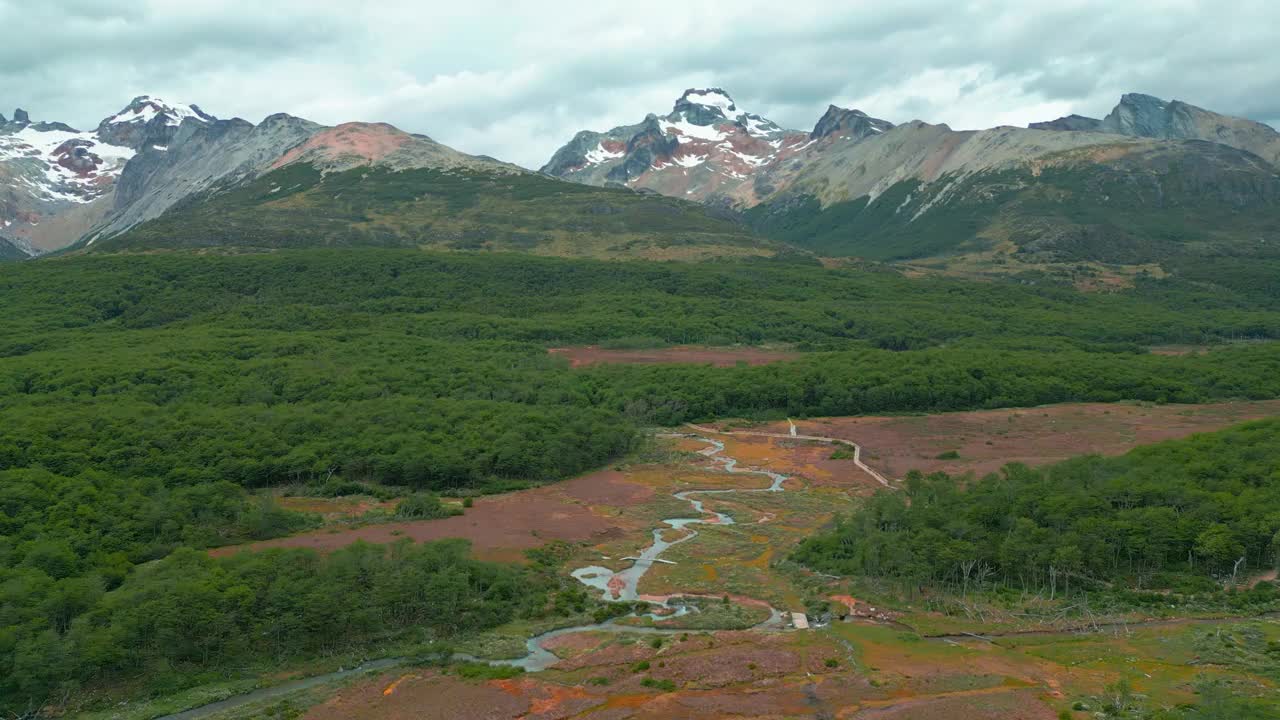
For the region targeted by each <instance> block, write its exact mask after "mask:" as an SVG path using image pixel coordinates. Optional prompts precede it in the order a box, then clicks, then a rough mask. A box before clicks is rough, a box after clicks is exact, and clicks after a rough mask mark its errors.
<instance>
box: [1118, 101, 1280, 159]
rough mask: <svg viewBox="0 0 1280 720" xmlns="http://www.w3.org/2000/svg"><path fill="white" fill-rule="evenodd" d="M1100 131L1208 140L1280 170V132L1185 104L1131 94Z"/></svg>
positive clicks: (1140, 135) (1243, 119)
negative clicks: (1242, 151)
mask: <svg viewBox="0 0 1280 720" xmlns="http://www.w3.org/2000/svg"><path fill="white" fill-rule="evenodd" d="M1100 129H1101V130H1103V131H1105V132H1114V133H1119V134H1121V135H1132V136H1135V137H1147V138H1158V139H1162V140H1207V141H1209V142H1215V143H1221V144H1223V145H1227V146H1230V147H1233V148H1238V149H1240V150H1245V151H1247V152H1251V153H1253V154H1254V155H1257V156H1259V157H1261V158H1263V159H1264V160H1266V161H1267V162H1270V163H1271V164H1272V165H1275V166H1276V167H1280V132H1276V130H1275V129H1274V128H1272V127H1270V126H1268V125H1264V124H1262V123H1259V122H1254V121H1252V120H1246V119H1245V118H1238V117H1232V116H1230V115H1222V114H1220V113H1216V112H1212V111H1210V110H1205V109H1204V108H1199V107H1196V106H1195V105H1189V104H1187V103H1184V102H1182V101H1181V100H1171V101H1169V102H1165V101H1164V100H1161V99H1160V98H1157V97H1152V96H1151V95H1142V94H1140V93H1129V94H1127V95H1124V96H1123V97H1121V98H1120V104H1118V105H1116V107H1115V109H1114V110H1112V111H1111V113H1110V114H1109V115H1107V116H1106V117H1105V118H1103V119H1102V122H1101V124H1100Z"/></svg>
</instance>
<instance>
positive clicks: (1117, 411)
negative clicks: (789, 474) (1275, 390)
mask: <svg viewBox="0 0 1280 720" xmlns="http://www.w3.org/2000/svg"><path fill="white" fill-rule="evenodd" d="M1276 415H1280V401H1277V400H1266V401H1260V402H1230V403H1214V404H1206V405H1153V406H1141V405H1129V404H1106V403H1076V404H1066V405H1050V406H1046V407H1037V408H1015V409H1004V410H981V411H976V412H957V413H941V414H937V415H923V416H912V417H848V418H820V419H815V420H803V421H797V422H796V425H797V427H798V428H799V432H800V433H801V434H807V435H820V436H826V437H836V438H842V439H845V440H850V441H853V442H856V443H859V444H860V445H861V446H862V448H863V451H862V460H863V462H865V463H867V464H868V465H870V466H871V467H873V468H875V469H876V470H878V471H879V472H881V473H883V474H884V475H886V476H889V477H893V478H900V477H902V476H903V475H905V474H906V473H907V472H908V471H910V470H920V471H922V472H934V471H939V470H941V471H945V472H948V473H965V472H973V473H976V474H978V475H984V474H986V473H990V472H995V471H997V470H999V469H1000V468H1001V467H1002V466H1004V465H1005V464H1006V463H1010V462H1021V463H1026V464H1028V465H1043V464H1047V463H1052V462H1057V461H1060V460H1065V459H1067V458H1070V457H1074V456H1077V455H1085V454H1092V453H1097V454H1100V455H1121V454H1123V453H1125V452H1127V451H1129V450H1131V449H1133V448H1134V447H1136V446H1138V445H1146V444H1150V443H1156V442H1160V441H1162V440H1171V439H1175V438H1181V437H1186V436H1187V435H1191V434H1193V433H1198V432H1209V431H1213V430H1220V429H1222V428H1224V427H1227V426H1229V425H1233V424H1236V423H1240V422H1244V421H1246V420H1256V419H1260V418H1266V417H1273V416H1276ZM753 430H758V431H761V432H780V433H785V432H787V431H788V426H787V424H786V423H785V422H781V423H773V424H771V425H767V426H763V427H759V428H753ZM748 439H750V440H754V438H739V437H735V438H733V441H734V442H738V441H741V440H748ZM752 444H754V443H752ZM750 447H751V444H747V445H739V446H736V447H735V448H734V451H733V452H742V453H747V452H749V448H750ZM744 448H746V449H744ZM831 450H832V448H831V447H830V446H827V447H826V448H824V449H823V450H820V451H819V450H815V451H808V452H810V454H811V455H812V456H816V455H821V453H822V452H826V453H827V454H828V456H829V455H830V452H831ZM757 452H764V451H757ZM947 452H955V453H957V454H958V455H959V457H958V458H954V459H946V458H940V457H939V456H940V455H943V454H944V453H947ZM731 454H732V453H731ZM735 457H743V455H735ZM832 463H835V464H837V465H839V466H841V467H845V468H847V470H846V471H845V473H847V474H850V475H852V474H853V473H856V472H857V468H856V467H854V465H853V461H852V460H835V461H830V462H815V463H813V464H814V466H815V467H816V468H817V469H818V470H822V469H827V468H830V467H831V465H832ZM771 466H774V467H783V466H784V465H782V464H779V463H771ZM805 474H806V476H808V473H805Z"/></svg>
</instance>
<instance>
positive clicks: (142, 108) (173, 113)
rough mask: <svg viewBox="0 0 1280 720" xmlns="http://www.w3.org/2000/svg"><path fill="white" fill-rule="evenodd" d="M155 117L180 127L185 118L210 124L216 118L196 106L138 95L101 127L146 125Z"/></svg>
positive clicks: (167, 123)
mask: <svg viewBox="0 0 1280 720" xmlns="http://www.w3.org/2000/svg"><path fill="white" fill-rule="evenodd" d="M157 116H163V117H164V124H165V125H175V126H176V125H180V124H181V123H182V121H183V120H184V119H186V118H195V119H196V120H199V121H200V122H210V121H213V120H216V119H217V118H215V117H213V116H212V115H209V114H208V113H206V112H204V111H203V110H201V109H200V107H199V106H198V105H183V104H181V103H171V102H166V101H165V100H163V99H161V98H158V97H154V96H151V95H139V96H138V97H136V98H134V99H133V100H131V101H130V102H129V104H128V105H126V106H125V108H124V109H123V110H121V111H120V112H118V113H116V114H115V115H112V116H111V117H109V118H107V119H105V120H103V121H102V123H101V125H99V127H102V126H103V125H122V124H130V125H132V124H144V125H145V124H146V123H149V122H151V121H152V120H153V119H154V118H156V117H157Z"/></svg>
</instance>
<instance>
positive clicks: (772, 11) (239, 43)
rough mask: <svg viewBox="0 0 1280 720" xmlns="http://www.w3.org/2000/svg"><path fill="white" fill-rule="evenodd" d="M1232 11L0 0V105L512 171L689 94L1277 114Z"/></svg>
mask: <svg viewBox="0 0 1280 720" xmlns="http://www.w3.org/2000/svg"><path fill="white" fill-rule="evenodd" d="M1230 5H1231V7H1229V8H1227V7H1223V6H1222V5H1221V4H1209V3H1207V2H1198V1H1196V0H1163V1H1160V0H1157V1H1154V2H1147V3H1142V4H1136V3H1115V2H1113V1H1112V0H1059V1H1058V2H1056V3H1053V4H1052V5H1044V6H1042V5H1039V4H1028V3H1025V2H1020V1H1016V0H971V1H969V2H961V3H957V2H955V1H954V0H923V1H916V2H900V3H867V2H855V1H852V0H844V1H842V2H832V1H830V0H829V1H827V2H818V1H817V0H791V1H790V2H788V3H786V4H785V5H783V6H780V5H779V4H778V3H777V2H776V0H770V1H769V2H764V1H758V0H734V1H732V2H730V1H728V0H705V1H704V2H699V3H688V2H683V1H682V2H673V1H671V0H650V2H647V3H643V4H639V5H637V4H635V3H633V2H627V3H623V2H616V1H614V0H599V1H596V2H587V1H585V0H559V1H556V2H552V1H546V2H537V3H533V2H527V3H512V2H499V1H498V0H471V1H470V2H466V3H457V2H440V1H433V2H421V1H420V0H415V1H412V2H411V1H409V0H383V1H381V2H369V3H363V4H360V3H351V2H323V1H322V0H273V1H272V2H262V1H261V0H224V1H223V2H219V3H191V2H187V1H186V0H181V1H180V0H42V1H41V2H38V3H36V2H31V1H30V0H0V27H4V28H5V29H6V32H5V42H4V43H0V88H4V89H5V91H6V97H3V98H0V101H7V102H9V103H12V104H14V105H19V106H22V107H25V108H27V109H28V110H31V111H32V113H33V115H34V116H35V117H37V118H47V119H61V120H64V121H66V122H70V123H72V124H75V125H80V126H92V125H94V124H96V123H97V121H98V120H99V119H100V118H101V117H103V116H106V115H109V114H111V113H113V112H115V111H116V110H118V109H119V108H120V107H121V106H123V105H124V104H125V103H126V102H127V101H128V99H129V98H130V97H132V96H133V95H136V94H141V93H153V94H157V95H161V96H163V97H169V98H172V99H175V100H180V101H184V102H195V103H198V104H200V105H201V106H202V107H203V108H204V109H206V110H208V111H210V112H212V113H214V114H217V115H219V116H223V117H229V116H234V115H239V116H242V117H246V118H247V119H250V120H253V121H256V120H258V119H260V118H261V117H263V116H265V115H267V114H270V113H273V112H291V113H293V114H297V115H302V116H304V117H309V118H311V119H314V120H317V121H319V122H324V123H337V122H343V121H347V120H383V121H387V122H392V123H394V124H396V125H398V126H400V127H402V128H404V129H406V130H409V131H412V132H420V133H424V134H428V135H431V136H432V137H434V138H436V139H437V140H440V141H441V142H444V143H447V144H449V145H453V146H454V147H457V148H458V149H460V150H464V151H467V152H473V153H484V154H489V155H493V156H495V157H500V158H503V159H507V160H511V161H514V162H519V163H521V164H524V165H527V166H531V167H537V166H539V165H540V164H541V163H542V162H544V161H545V160H546V159H547V158H549V157H550V155H551V153H552V152H553V151H554V150H555V149H556V148H557V147H558V146H559V145H560V144H562V143H563V142H564V141H566V140H567V139H568V138H569V137H571V136H572V135H573V133H574V132H576V131H577V130H580V129H584V128H590V129H606V128H608V127H612V126H614V125H619V124H624V123H633V122H636V121H638V120H640V119H641V118H643V117H644V115H645V114H646V113H647V112H659V113H663V112H666V111H667V110H669V109H670V105H671V103H672V101H674V99H675V98H676V97H677V96H678V95H679V93H680V92H681V91H683V90H684V89H685V88H687V87H693V86H704V85H718V86H722V87H724V88H726V89H727V90H729V92H730V93H732V94H733V95H734V97H735V99H736V100H737V101H738V102H739V105H740V106H742V107H746V108H750V109H751V110H753V111H755V112H760V113H762V114H764V115H766V116H768V117H771V118H772V119H774V120H776V121H778V122H779V123H781V124H783V125H785V126H790V127H799V128H808V127H810V126H811V125H812V124H813V123H814V122H815V121H816V119H817V118H818V116H819V115H820V114H821V113H822V111H823V110H824V109H825V108H826V105H827V104H828V103H830V102H835V103H837V104H843V105H848V106H854V107H858V108H859V109H862V110H864V111H866V112H868V113H870V114H872V115H876V116H879V117H884V118H886V119H889V120H892V121H894V122H903V121H906V120H910V119H913V118H919V119H922V120H927V121H930V122H946V123H948V124H949V125H951V126H952V127H955V128H977V127H986V126H991V125H996V124H1025V123H1027V122H1031V121H1035V120H1042V119H1052V118H1053V117H1056V116H1058V115H1062V114H1067V113H1069V112H1080V113H1083V114H1090V115H1095V116H1099V115H1102V114H1104V113H1106V112H1107V111H1108V110H1109V109H1110V107H1111V106H1112V105H1114V104H1115V102H1116V100H1117V99H1118V98H1119V95H1120V94H1121V93H1123V92H1128V91H1138V92H1149V93H1152V94H1156V95H1162V96H1165V97H1177V98H1179V99H1182V100H1186V101H1188V102H1192V103H1195V104H1198V105H1202V106H1205V107H1209V108H1212V109H1215V110H1218V111H1221V112H1228V113H1234V114H1241V115H1247V116H1250V117H1254V118H1255V119H1259V120H1264V121H1265V120H1269V119H1275V118H1280V94H1278V93H1276V91H1275V90H1276V88H1277V87H1280V65H1277V64H1275V63H1273V62H1270V57H1271V55H1272V54H1273V50H1272V48H1274V47H1275V45H1276V41H1277V40H1280V31H1277V29H1276V28H1280V9H1276V8H1275V7H1274V6H1273V5H1272V4H1270V3H1266V2H1260V1H1258V0H1240V1H1238V2H1233V3H1230ZM5 112H6V113H7V112H8V109H5Z"/></svg>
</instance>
